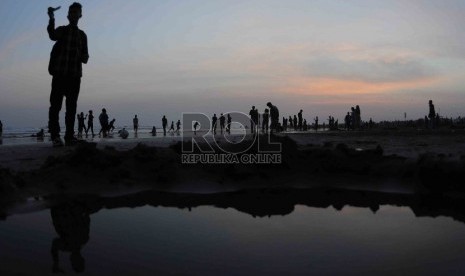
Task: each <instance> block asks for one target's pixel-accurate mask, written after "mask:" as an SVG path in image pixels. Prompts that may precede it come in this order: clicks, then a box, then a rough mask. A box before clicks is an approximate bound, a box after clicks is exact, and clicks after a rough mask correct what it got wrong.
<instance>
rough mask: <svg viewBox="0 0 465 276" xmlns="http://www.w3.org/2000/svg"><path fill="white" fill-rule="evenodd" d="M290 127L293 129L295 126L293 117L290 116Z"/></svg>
mask: <svg viewBox="0 0 465 276" xmlns="http://www.w3.org/2000/svg"><path fill="white" fill-rule="evenodd" d="M289 128H290V129H291V130H292V128H294V123H293V121H292V117H291V116H289Z"/></svg>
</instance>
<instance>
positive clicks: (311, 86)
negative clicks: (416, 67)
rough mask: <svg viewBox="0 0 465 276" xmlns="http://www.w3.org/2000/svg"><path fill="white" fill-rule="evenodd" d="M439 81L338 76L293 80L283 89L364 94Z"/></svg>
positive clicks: (436, 79)
mask: <svg viewBox="0 0 465 276" xmlns="http://www.w3.org/2000/svg"><path fill="white" fill-rule="evenodd" d="M438 81H439V78H422V79H415V80H407V81H396V82H369V81H363V80H344V79H336V78H316V79H308V78H307V79H304V78H302V79H294V80H291V81H290V83H291V85H290V86H287V87H286V88H284V89H283V91H285V92H286V93H292V94H299V95H323V94H324V95H352V94H355V95H362V94H372V93H381V92H388V91H399V90H404V89H417V88H423V87H428V86H431V85H433V84H435V83H437V82H438Z"/></svg>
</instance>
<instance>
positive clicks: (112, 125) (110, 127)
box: [108, 118, 116, 132]
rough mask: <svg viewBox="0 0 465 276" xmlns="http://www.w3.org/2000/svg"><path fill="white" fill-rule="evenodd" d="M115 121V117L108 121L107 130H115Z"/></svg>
mask: <svg viewBox="0 0 465 276" xmlns="http://www.w3.org/2000/svg"><path fill="white" fill-rule="evenodd" d="M115 121H116V119H115V118H113V120H111V121H110V123H109V124H108V132H110V131H111V132H113V130H115Z"/></svg>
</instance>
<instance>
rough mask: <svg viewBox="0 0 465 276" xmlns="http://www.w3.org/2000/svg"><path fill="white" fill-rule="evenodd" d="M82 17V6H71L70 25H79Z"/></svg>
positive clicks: (74, 4)
mask: <svg viewBox="0 0 465 276" xmlns="http://www.w3.org/2000/svg"><path fill="white" fill-rule="evenodd" d="M81 17H82V6H81V4H79V3H77V2H74V3H73V4H71V6H69V9H68V20H69V23H71V24H74V25H77V23H78V21H79V19H80V18H81Z"/></svg>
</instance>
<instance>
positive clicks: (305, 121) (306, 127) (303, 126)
mask: <svg viewBox="0 0 465 276" xmlns="http://www.w3.org/2000/svg"><path fill="white" fill-rule="evenodd" d="M302 124H303V125H302V129H303V130H304V131H307V130H308V126H307V120H305V119H304V122H303V123H302Z"/></svg>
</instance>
